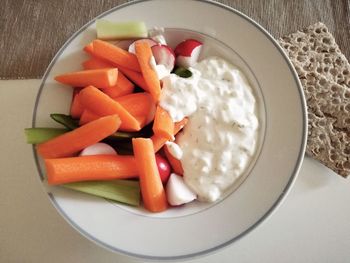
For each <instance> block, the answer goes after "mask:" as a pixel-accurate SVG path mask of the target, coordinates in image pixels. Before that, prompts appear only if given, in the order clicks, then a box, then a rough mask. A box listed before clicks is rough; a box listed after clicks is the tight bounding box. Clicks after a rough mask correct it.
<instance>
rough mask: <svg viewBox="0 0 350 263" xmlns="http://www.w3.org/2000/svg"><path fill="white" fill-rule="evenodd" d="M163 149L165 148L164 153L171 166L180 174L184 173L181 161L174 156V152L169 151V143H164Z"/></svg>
mask: <svg viewBox="0 0 350 263" xmlns="http://www.w3.org/2000/svg"><path fill="white" fill-rule="evenodd" d="M163 149H164V154H165V156H166V158H167V159H168V161H169V163H170V165H171V168H173V171H174V172H175V173H176V174H178V175H183V174H184V170H183V168H182V164H181V161H180V160H178V159H176V158H175V157H174V156H172V154H171V153H170V152H169V149H168V146H167V145H164V148H163Z"/></svg>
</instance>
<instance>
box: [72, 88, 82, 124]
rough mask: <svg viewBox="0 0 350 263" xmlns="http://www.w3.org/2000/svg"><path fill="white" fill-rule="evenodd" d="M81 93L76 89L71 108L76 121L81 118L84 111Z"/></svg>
mask: <svg viewBox="0 0 350 263" xmlns="http://www.w3.org/2000/svg"><path fill="white" fill-rule="evenodd" d="M79 92H80V90H77V89H74V91H73V99H72V104H71V107H70V115H71V116H72V117H73V118H75V119H78V118H80V116H81V114H82V113H83V111H84V108H83V106H82V105H81V104H80V100H79Z"/></svg>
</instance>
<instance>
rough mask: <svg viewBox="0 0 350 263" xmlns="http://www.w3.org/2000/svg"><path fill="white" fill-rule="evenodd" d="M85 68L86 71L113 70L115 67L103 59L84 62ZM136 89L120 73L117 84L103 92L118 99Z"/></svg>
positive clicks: (91, 59)
mask: <svg viewBox="0 0 350 263" xmlns="http://www.w3.org/2000/svg"><path fill="white" fill-rule="evenodd" d="M83 67H84V69H103V68H113V65H112V64H111V63H108V62H105V61H104V60H102V59H98V58H90V59H89V60H86V61H84V62H83ZM134 87H135V86H134V84H133V83H132V82H131V81H130V80H128V79H127V78H126V77H125V76H124V74H123V73H122V72H120V71H118V78H117V84H116V85H115V86H113V87H110V88H105V89H103V92H104V93H106V94H107V95H108V96H110V97H111V98H116V97H120V96H124V95H127V94H131V93H132V92H133V91H134Z"/></svg>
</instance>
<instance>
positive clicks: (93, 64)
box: [82, 57, 120, 73]
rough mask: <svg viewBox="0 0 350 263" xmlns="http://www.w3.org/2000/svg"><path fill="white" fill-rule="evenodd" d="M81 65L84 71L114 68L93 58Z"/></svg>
mask: <svg viewBox="0 0 350 263" xmlns="http://www.w3.org/2000/svg"><path fill="white" fill-rule="evenodd" d="M82 65H83V68H84V69H101V68H115V66H113V65H112V64H111V63H108V62H106V61H104V60H102V59H98V58H95V57H91V58H89V59H88V60H85V61H84V62H83V64H82ZM119 73H120V72H119Z"/></svg>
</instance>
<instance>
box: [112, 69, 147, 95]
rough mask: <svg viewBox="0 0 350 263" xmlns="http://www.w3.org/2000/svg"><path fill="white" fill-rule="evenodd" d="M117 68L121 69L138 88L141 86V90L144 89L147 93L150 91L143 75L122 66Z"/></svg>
mask: <svg viewBox="0 0 350 263" xmlns="http://www.w3.org/2000/svg"><path fill="white" fill-rule="evenodd" d="M117 68H118V69H119V71H120V72H123V73H124V75H125V76H126V77H127V78H128V79H130V80H131V81H132V82H134V83H135V84H136V85H137V86H139V87H140V88H142V89H143V90H145V91H148V86H147V84H146V82H145V79H144V78H143V76H142V74H141V73H139V72H136V71H133V70H130V69H127V68H125V67H122V66H119V65H118V66H117Z"/></svg>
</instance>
